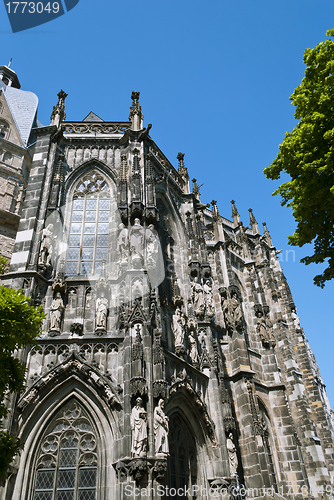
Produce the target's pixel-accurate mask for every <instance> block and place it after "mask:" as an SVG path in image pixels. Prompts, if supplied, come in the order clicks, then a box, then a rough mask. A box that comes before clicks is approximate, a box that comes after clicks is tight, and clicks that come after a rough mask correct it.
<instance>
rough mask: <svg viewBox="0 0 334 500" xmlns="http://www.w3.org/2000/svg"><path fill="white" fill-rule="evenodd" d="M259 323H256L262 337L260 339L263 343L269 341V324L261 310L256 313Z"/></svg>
mask: <svg viewBox="0 0 334 500" xmlns="http://www.w3.org/2000/svg"><path fill="white" fill-rule="evenodd" d="M255 314H256V317H257V323H256V331H257V333H258V334H259V335H260V338H261V340H262V342H263V341H266V340H269V338H268V333H267V323H266V320H265V318H264V317H263V312H262V311H261V310H259V309H258V310H257V311H256V313H255Z"/></svg>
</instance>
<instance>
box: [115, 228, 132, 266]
mask: <svg viewBox="0 0 334 500" xmlns="http://www.w3.org/2000/svg"><path fill="white" fill-rule="evenodd" d="M118 227H119V230H120V231H119V234H118V238H117V244H116V248H117V252H118V255H119V256H120V260H121V262H126V261H127V257H128V245H129V231H128V229H127V228H126V227H125V225H124V224H123V223H121V224H120V225H119V226H118Z"/></svg>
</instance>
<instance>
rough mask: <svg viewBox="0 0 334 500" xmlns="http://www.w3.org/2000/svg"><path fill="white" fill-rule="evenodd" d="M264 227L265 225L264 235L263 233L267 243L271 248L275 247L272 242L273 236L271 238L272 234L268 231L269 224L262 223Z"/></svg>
mask: <svg viewBox="0 0 334 500" xmlns="http://www.w3.org/2000/svg"><path fill="white" fill-rule="evenodd" d="M262 225H263V229H264V233H263V238H264V239H265V240H266V242H267V243H268V245H269V246H270V247H272V246H273V242H272V241H271V236H270V233H269V231H268V229H267V223H266V222H262Z"/></svg>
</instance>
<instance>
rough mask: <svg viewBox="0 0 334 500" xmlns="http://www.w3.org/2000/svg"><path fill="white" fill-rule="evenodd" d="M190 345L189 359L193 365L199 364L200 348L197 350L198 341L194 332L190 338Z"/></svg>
mask: <svg viewBox="0 0 334 500" xmlns="http://www.w3.org/2000/svg"><path fill="white" fill-rule="evenodd" d="M188 345H189V357H190V359H191V362H192V363H193V365H197V364H198V348H197V340H196V339H195V335H194V332H193V331H191V332H190V333H189V336H188Z"/></svg>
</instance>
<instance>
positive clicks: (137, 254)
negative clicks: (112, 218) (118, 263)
mask: <svg viewBox="0 0 334 500" xmlns="http://www.w3.org/2000/svg"><path fill="white" fill-rule="evenodd" d="M143 246H144V229H143V228H142V226H141V224H140V220H139V219H135V220H134V224H133V226H132V228H131V229H130V252H131V257H132V259H142V258H143Z"/></svg>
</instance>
